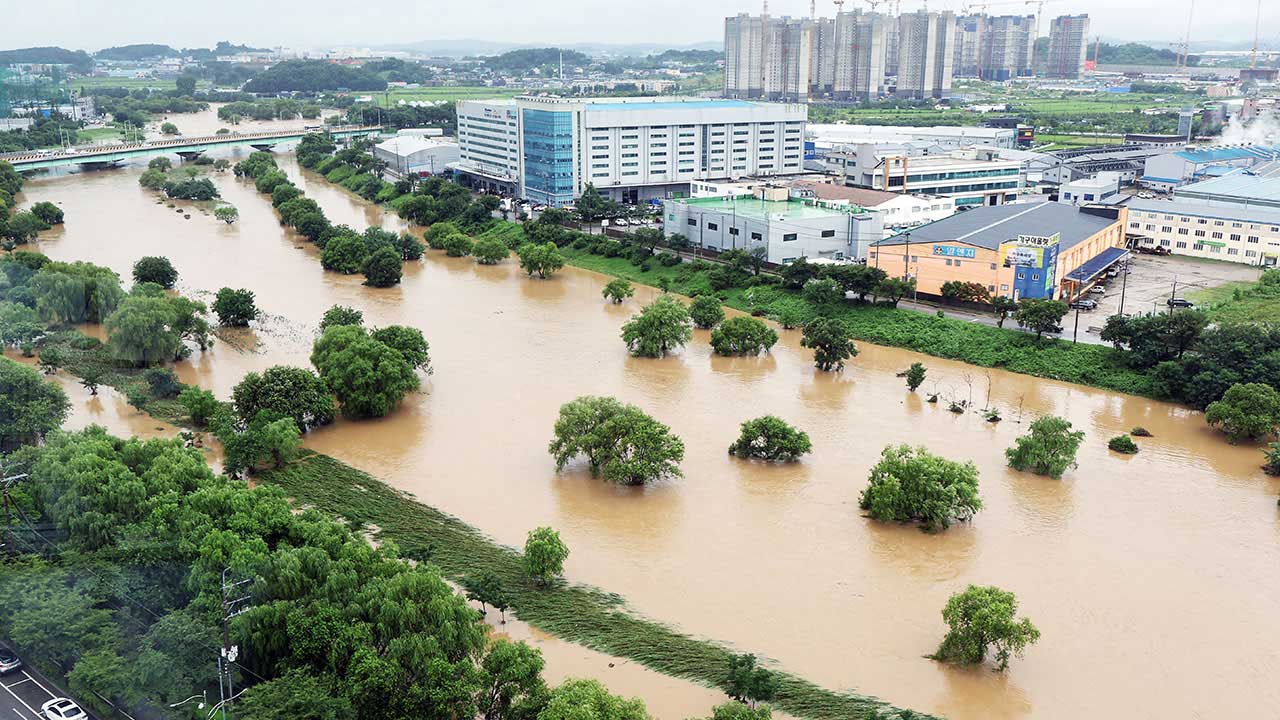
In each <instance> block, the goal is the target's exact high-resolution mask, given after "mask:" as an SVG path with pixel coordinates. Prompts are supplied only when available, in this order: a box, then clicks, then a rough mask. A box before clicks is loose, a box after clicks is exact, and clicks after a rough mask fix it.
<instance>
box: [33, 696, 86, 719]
mask: <svg viewBox="0 0 1280 720" xmlns="http://www.w3.org/2000/svg"><path fill="white" fill-rule="evenodd" d="M40 714H41V715H43V716H45V718H46V719H47V720H85V719H86V718H88V717H89V716H88V715H86V714H85V712H84V710H81V709H80V706H79V705H77V704H75V702H74V701H72V700H69V699H68V698H54V699H52V700H50V701H49V702H47V703H45V704H43V705H41V706H40Z"/></svg>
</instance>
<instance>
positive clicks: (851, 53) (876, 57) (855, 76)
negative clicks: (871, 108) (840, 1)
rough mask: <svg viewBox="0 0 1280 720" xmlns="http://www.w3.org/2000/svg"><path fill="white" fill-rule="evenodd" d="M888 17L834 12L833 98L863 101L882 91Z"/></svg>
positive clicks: (876, 14) (874, 14)
mask: <svg viewBox="0 0 1280 720" xmlns="http://www.w3.org/2000/svg"><path fill="white" fill-rule="evenodd" d="M891 19H892V18H889V17H888V16H886V15H881V14H879V13H862V12H858V11H857V10H854V11H852V12H842V13H837V14H836V19H835V49H834V52H835V57H834V62H833V63H832V65H833V67H834V82H833V87H832V93H831V94H832V97H834V98H835V99H837V100H866V99H872V98H875V97H877V96H879V95H880V94H882V93H883V91H884V84H885V83H884V76H885V30H886V28H887V27H888V25H889V21H890V20H891Z"/></svg>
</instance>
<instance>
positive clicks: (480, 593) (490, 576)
mask: <svg viewBox="0 0 1280 720" xmlns="http://www.w3.org/2000/svg"><path fill="white" fill-rule="evenodd" d="M462 585H463V586H464V587H465V588H466V589H467V599H468V600H474V601H476V602H478V603H480V610H481V612H488V611H487V610H485V606H486V605H492V606H493V609H495V610H497V609H498V606H500V605H501V606H502V608H503V609H504V610H505V609H506V608H507V607H509V606H510V603H511V601H510V599H509V598H508V597H507V591H506V588H504V587H503V586H502V579H501V578H499V577H498V574H497V573H495V572H494V571H492V570H481V571H480V572H478V573H474V574H472V575H468V576H467V577H465V578H463V580H462ZM503 619H504V620H505V619H506V618H505V615H504V617H503Z"/></svg>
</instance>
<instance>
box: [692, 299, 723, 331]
mask: <svg viewBox="0 0 1280 720" xmlns="http://www.w3.org/2000/svg"><path fill="white" fill-rule="evenodd" d="M689 317H690V318H691V319H692V320H693V324H694V325H697V326H698V327H700V328H702V329H704V330H709V329H711V328H713V327H715V326H716V325H719V324H720V323H721V322H722V321H723V320H724V308H723V307H721V306H720V298H718V297H714V296H711V295H699V296H697V297H695V298H694V299H693V302H692V303H690V305H689Z"/></svg>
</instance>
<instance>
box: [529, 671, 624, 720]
mask: <svg viewBox="0 0 1280 720" xmlns="http://www.w3.org/2000/svg"><path fill="white" fill-rule="evenodd" d="M587 718H590V720H649V713H648V711H647V710H646V709H645V706H644V702H643V701H642V700H640V699H639V698H632V699H631V700H626V699H623V698H622V697H620V696H618V695H613V694H611V693H610V692H609V691H608V690H607V689H605V686H604V685H602V684H600V681H599V680H565V681H564V683H563V684H562V685H560V687H558V688H556V689H555V690H554V691H552V693H551V699H550V701H548V702H547V706H546V707H545V708H543V710H542V712H540V713H538V720H586V719H587Z"/></svg>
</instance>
